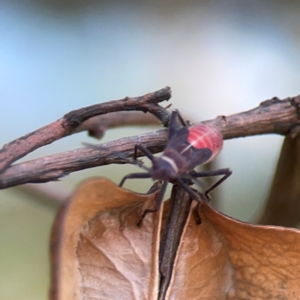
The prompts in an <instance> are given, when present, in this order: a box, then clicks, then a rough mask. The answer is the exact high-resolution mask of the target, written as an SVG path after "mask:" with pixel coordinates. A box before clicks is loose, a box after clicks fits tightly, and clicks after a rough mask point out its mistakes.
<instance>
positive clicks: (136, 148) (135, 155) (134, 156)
mask: <svg viewBox="0 0 300 300" xmlns="http://www.w3.org/2000/svg"><path fill="white" fill-rule="evenodd" d="M138 150H140V151H141V152H142V153H143V154H144V155H145V156H147V157H148V158H149V159H150V160H153V158H154V155H153V154H152V153H151V152H150V151H149V150H148V149H147V148H145V147H143V146H142V145H135V146H134V154H133V159H134V161H137V152H138Z"/></svg>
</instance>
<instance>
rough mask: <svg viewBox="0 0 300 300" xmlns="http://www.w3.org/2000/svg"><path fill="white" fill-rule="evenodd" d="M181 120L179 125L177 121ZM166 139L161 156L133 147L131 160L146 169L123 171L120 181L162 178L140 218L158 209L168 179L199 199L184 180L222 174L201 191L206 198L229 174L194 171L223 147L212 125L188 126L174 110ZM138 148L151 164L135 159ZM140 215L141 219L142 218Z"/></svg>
mask: <svg viewBox="0 0 300 300" xmlns="http://www.w3.org/2000/svg"><path fill="white" fill-rule="evenodd" d="M177 118H178V119H179V120H180V122H181V124H182V127H181V126H180V125H179V124H178V123H177ZM168 137H169V142H168V144H167V146H166V148H165V150H164V151H163V153H162V155H161V156H160V157H155V156H154V155H153V154H152V153H151V152H150V151H149V150H148V149H146V148H144V147H143V146H142V145H136V146H135V148H134V163H135V164H138V165H139V166H140V167H142V168H143V169H145V170H146V171H147V172H146V173H132V174H129V175H126V176H125V177H124V178H123V179H122V181H121V183H120V186H122V185H123V184H124V182H125V180H127V179H129V178H152V179H154V180H161V181H162V182H163V183H162V186H161V190H160V192H159V194H158V196H157V198H156V203H155V207H154V209H146V210H145V211H144V213H143V215H142V219H143V218H144V217H145V215H146V214H147V213H149V212H155V211H157V210H158V209H159V207H160V205H161V203H162V200H163V196H164V193H165V190H166V187H167V184H168V182H178V183H179V184H180V185H181V186H182V187H183V189H184V190H185V191H186V192H187V193H189V195H190V196H191V197H192V198H193V199H195V200H198V201H200V197H199V195H198V194H197V193H196V192H195V191H194V190H193V189H191V188H190V186H189V184H188V183H187V182H190V183H191V182H192V183H197V178H200V177H209V176H220V175H223V177H222V178H221V179H219V180H218V181H217V182H216V183H214V184H213V185H212V186H211V187H210V188H209V189H207V190H206V191H205V192H204V195H203V196H204V197H205V198H206V199H207V200H208V199H209V198H208V193H209V192H211V191H212V190H213V189H214V188H216V187H217V186H218V185H219V184H220V183H221V182H223V181H224V180H225V179H226V178H228V177H229V176H230V175H231V173H232V172H231V171H230V170H229V169H219V170H214V171H207V172H195V171H194V168H195V167H197V166H200V165H203V164H206V163H208V162H210V161H212V160H213V159H214V158H215V157H216V156H217V155H218V154H219V152H220V151H221V150H222V146H223V137H222V135H221V133H220V132H219V131H218V130H217V129H216V128H214V127H212V126H208V125H201V124H200V125H193V126H191V127H188V126H187V124H186V122H185V121H184V120H183V118H182V117H181V115H180V114H179V112H178V111H177V110H176V111H173V112H172V114H171V119H170V123H169V136H168ZM138 150H139V151H141V152H142V153H143V154H144V155H145V156H147V157H148V158H149V159H150V160H151V162H152V168H147V167H145V166H143V165H140V164H139V163H138V161H137V151H138ZM142 219H141V220H142Z"/></svg>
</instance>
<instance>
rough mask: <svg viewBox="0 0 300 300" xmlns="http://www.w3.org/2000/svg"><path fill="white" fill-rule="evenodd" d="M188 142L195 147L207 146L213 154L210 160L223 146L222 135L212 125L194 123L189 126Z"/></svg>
mask: <svg viewBox="0 0 300 300" xmlns="http://www.w3.org/2000/svg"><path fill="white" fill-rule="evenodd" d="M187 140H188V142H189V143H190V144H191V145H192V146H193V147H195V148H197V149H201V148H209V149H210V150H211V151H212V152H213V155H212V157H211V158H210V161H211V160H212V159H214V158H215V157H216V155H218V154H219V152H220V151H221V150H222V147H223V137H222V135H221V133H220V132H219V131H218V130H217V129H216V128H214V127H211V126H208V125H194V126H191V127H190V128H189V135H188V138H187Z"/></svg>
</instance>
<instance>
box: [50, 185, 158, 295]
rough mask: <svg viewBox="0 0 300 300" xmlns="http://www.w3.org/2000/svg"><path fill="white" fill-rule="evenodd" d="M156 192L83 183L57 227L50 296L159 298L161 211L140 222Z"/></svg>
mask: <svg viewBox="0 0 300 300" xmlns="http://www.w3.org/2000/svg"><path fill="white" fill-rule="evenodd" d="M154 196H155V194H152V195H149V196H145V195H138V194H135V193H132V192H130V191H126V190H124V189H121V188H119V187H118V186H116V185H115V184H114V183H112V182H110V181H108V180H106V179H95V180H91V181H88V182H86V183H85V184H83V185H82V186H81V187H80V188H79V189H78V190H77V192H76V193H75V195H74V196H73V198H72V200H71V201H70V202H69V204H68V205H67V207H66V208H64V209H63V211H62V212H61V213H60V215H59V217H58V219H57V220H56V226H54V229H53V234H52V261H53V266H52V271H53V272H52V273H53V274H52V277H53V278H52V291H51V299H53V300H54V299H55V300H68V299H72V300H77V299H156V298H157V291H158V287H157V285H158V275H157V272H158V256H157V255H156V254H157V252H158V246H159V229H158V228H160V219H161V217H160V213H159V212H158V213H155V214H149V215H148V216H147V217H146V218H145V219H144V221H143V226H142V227H141V228H139V227H137V226H136V224H137V222H138V221H139V219H140V217H141V213H142V211H143V210H144V209H145V207H149V206H150V205H151V202H153V199H154ZM143 206H145V207H143Z"/></svg>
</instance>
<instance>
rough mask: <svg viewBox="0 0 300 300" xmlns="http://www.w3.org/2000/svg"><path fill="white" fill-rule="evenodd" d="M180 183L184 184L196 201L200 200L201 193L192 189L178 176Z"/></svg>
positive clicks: (184, 187) (183, 186)
mask: <svg viewBox="0 0 300 300" xmlns="http://www.w3.org/2000/svg"><path fill="white" fill-rule="evenodd" d="M177 181H178V183H179V184H180V185H181V186H182V188H183V189H184V190H185V191H186V192H187V193H188V194H189V195H190V196H191V197H192V198H193V199H194V200H196V201H198V202H200V197H199V195H198V194H197V193H196V192H195V191H194V190H193V189H191V188H190V187H189V186H188V185H187V184H186V183H185V182H184V181H183V180H182V179H181V178H177Z"/></svg>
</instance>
